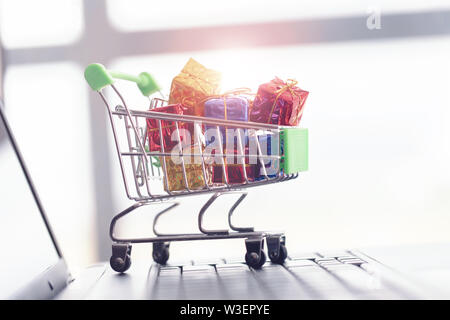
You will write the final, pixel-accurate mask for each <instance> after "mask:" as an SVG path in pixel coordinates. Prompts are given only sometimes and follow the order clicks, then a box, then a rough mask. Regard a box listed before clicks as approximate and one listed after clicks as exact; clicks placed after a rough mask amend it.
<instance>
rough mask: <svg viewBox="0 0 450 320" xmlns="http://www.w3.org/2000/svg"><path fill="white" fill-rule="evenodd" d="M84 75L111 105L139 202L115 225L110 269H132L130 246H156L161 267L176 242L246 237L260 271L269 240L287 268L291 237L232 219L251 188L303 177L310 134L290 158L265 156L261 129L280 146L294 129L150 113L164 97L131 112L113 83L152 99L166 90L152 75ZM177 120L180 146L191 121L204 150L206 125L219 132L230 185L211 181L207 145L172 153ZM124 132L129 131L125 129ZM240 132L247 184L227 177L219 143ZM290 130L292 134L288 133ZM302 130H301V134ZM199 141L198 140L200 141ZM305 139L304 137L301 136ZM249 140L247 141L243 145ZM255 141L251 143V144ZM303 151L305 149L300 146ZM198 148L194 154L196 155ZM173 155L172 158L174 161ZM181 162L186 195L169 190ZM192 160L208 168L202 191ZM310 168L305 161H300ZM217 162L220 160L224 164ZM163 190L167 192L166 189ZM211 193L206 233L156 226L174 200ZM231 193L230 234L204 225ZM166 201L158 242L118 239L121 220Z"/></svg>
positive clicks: (129, 183)
mask: <svg viewBox="0 0 450 320" xmlns="http://www.w3.org/2000/svg"><path fill="white" fill-rule="evenodd" d="M85 78H86V80H87V82H88V83H89V85H90V86H91V88H92V89H93V90H95V91H97V92H98V93H99V95H100V97H101V99H102V100H103V101H104V103H105V104H106V107H107V114H108V116H109V120H110V122H111V128H112V133H113V137H114V142H115V151H116V152H117V156H118V159H119V164H120V168H121V172H122V179H123V183H124V186H125V191H126V194H127V196H128V198H129V199H130V200H132V201H134V204H133V205H132V206H130V207H129V208H127V209H125V210H124V211H122V212H120V213H119V214H117V215H116V216H114V218H113V219H112V221H111V225H110V237H111V239H112V241H113V244H112V256H111V259H110V264H111V267H112V268H113V269H114V270H115V271H117V272H125V271H126V270H127V269H128V268H129V267H130V264H131V257H130V256H131V248H132V244H133V243H153V259H154V261H155V262H157V263H160V264H165V263H166V262H167V260H168V258H169V244H170V243H171V242H172V241H191V240H214V239H236V238H245V245H246V254H245V261H246V263H247V264H248V265H249V266H250V267H253V268H260V267H261V266H262V265H263V264H264V263H265V262H266V255H265V253H264V239H265V240H266V243H267V248H268V255H269V258H270V260H271V261H272V262H274V263H278V264H282V263H283V262H284V260H285V259H286V257H287V250H286V247H285V236H284V234H283V233H270V232H266V231H255V230H254V228H253V227H238V226H235V225H234V224H233V223H232V216H233V213H234V211H235V209H236V208H237V207H238V205H239V204H240V203H241V202H242V201H243V200H244V198H245V197H246V196H247V192H246V189H248V188H252V187H257V186H264V185H268V184H273V183H278V182H284V181H288V180H292V179H295V178H297V177H298V172H300V171H303V170H305V169H306V166H307V163H306V164H305V162H307V131H306V129H304V131H303V133H305V134H303V136H302V137H300V140H298V139H297V140H298V141H300V143H299V142H298V141H297V142H296V145H297V147H296V148H295V152H290V154H287V153H286V152H285V153H282V154H279V153H278V152H276V153H274V154H268V152H264V150H263V149H264V148H262V147H261V142H260V139H259V138H258V137H259V135H258V134H260V133H261V132H270V133H271V134H272V140H276V142H278V143H279V145H281V147H280V149H283V143H285V142H286V141H287V139H288V138H289V139H291V140H292V139H293V138H292V134H291V133H290V131H289V129H288V128H283V127H280V126H276V125H272V124H263V123H255V122H244V121H232V120H224V119H215V118H206V117H199V116H188V115H178V114H170V113H162V112H155V111H151V110H152V109H154V108H155V107H159V106H163V105H165V104H166V101H165V100H164V99H159V98H153V99H150V98H149V100H150V102H149V103H150V105H149V108H148V110H149V111H138V110H133V109H129V108H128V106H127V104H126V102H125V99H124V98H123V96H122V95H121V93H120V92H119V91H118V90H117V88H116V87H115V85H114V79H122V80H128V81H133V82H135V83H136V84H137V86H138V88H139V90H140V91H141V93H142V94H143V95H144V96H146V97H150V95H152V94H153V93H155V92H157V91H159V87H158V85H157V84H156V82H155V81H154V79H153V78H152V77H151V75H150V74H148V73H141V74H140V75H139V76H130V75H127V74H123V73H118V72H114V71H109V70H106V69H105V68H104V66H102V65H100V64H92V65H89V66H88V67H87V68H86V71H85ZM107 87H110V88H111V89H112V90H111V89H108V90H111V91H110V93H111V94H110V95H107V94H105V92H104V89H105V88H107ZM114 99H115V100H117V102H118V104H117V105H116V106H115V107H113V106H112V104H111V100H114ZM149 120H152V121H153V123H156V128H153V130H157V131H158V132H159V138H160V139H161V140H160V150H158V151H150V149H149V137H148V134H147V132H148V128H147V127H148V123H149V122H148V121H149ZM168 121H169V122H170V123H171V125H172V126H174V132H175V135H176V138H177V139H178V142H181V135H182V134H181V133H180V132H181V128H182V127H183V126H185V125H186V124H189V125H191V126H192V127H193V128H194V131H195V133H198V134H197V135H194V140H195V141H191V142H192V143H193V144H194V145H197V146H201V145H204V144H205V142H204V141H202V138H201V137H202V132H203V131H204V129H205V128H206V127H207V128H209V130H213V131H214V130H215V131H216V132H217V133H218V135H217V137H218V140H219V141H218V142H219V143H218V145H219V151H218V152H216V153H215V154H214V157H215V159H216V164H215V165H216V166H219V167H221V169H222V170H221V172H222V173H223V183H219V184H217V183H211V180H210V179H209V178H208V177H207V175H208V174H210V173H209V169H210V164H208V161H207V160H208V159H209V158H208V157H209V155H207V154H206V153H205V152H204V150H202V148H201V147H199V148H197V149H192V148H182V147H179V148H178V149H175V150H176V152H174V151H173V150H165V149H166V148H165V144H164V143H163V127H164V124H165V123H167V122H168ZM122 128H123V129H122ZM232 129H235V130H236V132H237V139H236V141H237V148H236V150H237V154H236V155H235V157H236V159H237V164H235V165H236V166H242V172H243V175H244V179H243V181H242V183H238V184H236V183H232V182H230V181H229V180H228V178H227V174H226V170H227V168H226V166H227V162H226V156H227V154H226V153H224V152H225V151H224V150H223V148H222V142H221V141H220V139H221V136H222V134H221V133H220V132H221V130H222V131H223V130H232ZM284 129H286V130H284ZM296 132H297V131H296ZM241 135H245V136H246V137H248V138H247V139H252V141H255V145H256V148H254V151H253V152H252V153H250V151H246V150H247V149H246V148H245V146H244V145H243V144H244V143H246V142H245V139H243V137H242V136H241ZM195 137H196V138H195ZM297 138H298V137H297ZM243 141H244V142H243ZM247 142H248V141H247ZM298 146H300V147H298ZM193 150H194V151H193ZM171 157H172V158H171ZM174 157H175V158H176V159H177V161H178V166H179V168H181V170H180V172H181V175H182V179H183V181H184V182H185V183H184V186H185V187H184V188H182V189H181V190H176V191H174V190H171V189H170V188H169V187H168V185H169V180H170V178H171V177H170V176H169V175H170V174H171V172H170V171H169V169H168V166H169V165H170V164H169V161H173V160H171V159H173V158H174ZM189 157H196V159H200V160H199V162H198V167H200V168H201V174H202V175H203V178H204V179H203V181H204V185H202V186H201V187H200V188H198V187H197V188H191V187H190V185H189V182H188V170H187V167H188V166H189V164H187V163H185V162H186V159H188V158H189ZM300 158H301V159H306V160H303V163H300V164H299V159H300ZM217 159H218V160H217ZM245 159H247V161H248V159H253V160H254V161H255V162H256V163H258V164H259V169H260V170H261V172H262V174H261V177H260V178H259V179H250V178H249V177H248V176H247V174H246V169H245V166H246V163H245V161H246V160H245ZM268 162H269V163H271V164H272V165H273V164H275V165H274V166H273V167H274V168H275V170H276V171H275V172H268V169H266V167H267V163H268ZM161 186H163V187H161ZM201 194H212V196H211V197H210V198H209V200H208V201H207V202H206V203H205V204H204V205H203V206H202V208H201V209H200V212H199V214H198V228H199V230H200V232H199V233H191V234H164V233H161V232H159V231H158V229H157V223H158V220H159V218H160V217H161V216H162V215H163V214H165V213H167V212H169V211H170V210H171V209H173V208H175V207H176V206H177V205H178V204H179V203H178V202H174V200H175V199H176V198H179V199H180V198H183V197H186V196H193V195H201ZM226 194H238V195H239V197H238V198H237V201H236V202H234V204H233V205H232V206H231V208H230V209H229V212H228V224H229V230H208V229H206V228H205V226H204V224H203V218H204V216H205V212H206V211H207V209H208V208H209V207H210V206H211V204H212V203H213V202H214V201H215V200H216V199H217V198H219V197H220V196H222V195H226ZM161 203H167V204H166V207H165V208H164V209H163V210H162V211H160V212H159V213H157V214H156V216H155V217H154V219H153V233H154V236H153V237H149V238H119V237H117V236H116V234H115V226H116V223H117V222H118V220H119V219H122V218H124V217H125V216H127V215H129V214H130V213H132V212H133V211H134V210H135V209H137V208H140V207H143V206H147V205H150V204H161Z"/></svg>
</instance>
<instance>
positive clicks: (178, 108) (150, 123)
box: [147, 104, 194, 152]
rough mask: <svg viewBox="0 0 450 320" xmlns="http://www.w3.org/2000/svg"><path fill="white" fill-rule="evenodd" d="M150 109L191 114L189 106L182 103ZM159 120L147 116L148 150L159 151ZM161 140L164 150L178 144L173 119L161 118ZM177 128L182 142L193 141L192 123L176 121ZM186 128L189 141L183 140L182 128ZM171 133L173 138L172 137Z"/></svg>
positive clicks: (190, 142)
mask: <svg viewBox="0 0 450 320" xmlns="http://www.w3.org/2000/svg"><path fill="white" fill-rule="evenodd" d="M151 111H156V112H164V113H172V114H178V115H191V108H189V107H187V106H183V105H182V104H173V105H168V106H164V107H158V108H154V109H152V110H151ZM158 123H159V120H157V119H151V118H147V135H148V140H149V150H150V151H161V138H160V131H159V124H158ZM161 129H162V138H163V139H162V140H163V145H164V151H166V152H169V151H171V150H172V149H173V147H175V146H176V145H177V144H178V142H179V141H178V135H177V134H176V126H175V121H168V120H161ZM178 129H179V131H180V138H181V141H182V142H183V144H185V145H186V144H187V145H190V144H192V142H193V138H194V136H193V133H194V125H193V124H192V123H186V122H178ZM183 129H184V130H188V131H189V135H190V140H191V141H189V142H188V141H186V142H184V141H183V138H184V137H185V135H184V134H183V132H182V130H183ZM172 135H173V139H172Z"/></svg>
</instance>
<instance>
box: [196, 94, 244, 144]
mask: <svg viewBox="0 0 450 320" xmlns="http://www.w3.org/2000/svg"><path fill="white" fill-rule="evenodd" d="M248 106H249V102H248V100H247V99H246V98H244V97H240V96H236V97H219V98H211V99H209V100H207V101H206V102H205V106H204V112H205V117H207V118H216V119H225V120H239V121H245V122H247V121H248ZM205 129H206V134H205V138H206V145H209V144H210V143H212V142H214V140H215V138H216V136H217V132H216V130H214V131H213V132H211V131H210V130H211V129H215V127H214V126H210V125H209V126H208V125H207V126H206V128H205ZM208 129H209V130H208ZM234 130H235V129H234V128H228V129H227V130H226V131H227V135H230V134H236V135H235V137H234V141H233V143H234V146H233V148H231V149H232V150H236V148H237V146H238V145H237V133H236V132H235V131H234ZM220 133H221V138H222V144H223V147H224V149H226V147H227V139H226V134H225V128H224V127H223V126H221V127H220ZM240 133H241V139H242V140H241V141H242V147H244V148H245V146H246V145H247V143H248V137H247V130H241V132H240Z"/></svg>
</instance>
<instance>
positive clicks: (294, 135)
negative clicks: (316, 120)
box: [280, 128, 308, 174]
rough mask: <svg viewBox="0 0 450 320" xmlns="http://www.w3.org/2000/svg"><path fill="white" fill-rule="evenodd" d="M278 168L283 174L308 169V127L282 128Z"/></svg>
mask: <svg viewBox="0 0 450 320" xmlns="http://www.w3.org/2000/svg"><path fill="white" fill-rule="evenodd" d="M280 154H281V160H280V169H281V170H282V171H283V173H285V174H292V173H298V172H301V171H307V170H308V129H304V128H283V129H282V130H281V132H280Z"/></svg>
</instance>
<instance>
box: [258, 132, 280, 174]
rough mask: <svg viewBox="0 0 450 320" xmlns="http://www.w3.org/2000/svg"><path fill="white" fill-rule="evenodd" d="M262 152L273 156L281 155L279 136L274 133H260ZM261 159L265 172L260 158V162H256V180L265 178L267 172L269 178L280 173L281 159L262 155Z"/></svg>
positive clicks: (259, 139)
mask: <svg viewBox="0 0 450 320" xmlns="http://www.w3.org/2000/svg"><path fill="white" fill-rule="evenodd" d="M257 138H258V141H259V144H260V147H261V152H262V154H263V155H267V156H272V155H275V156H277V155H279V149H280V148H279V143H278V136H274V135H270V134H267V135H265V134H264V135H260V136H258V137H257ZM261 160H262V161H263V163H264V168H265V172H264V169H263V165H262V164H261V162H260V161H259V159H258V162H257V164H256V177H255V180H256V181H260V180H265V179H266V174H267V177H268V178H275V177H276V176H277V175H278V172H279V168H280V161H279V160H276V159H267V158H264V157H262V158H261Z"/></svg>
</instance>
